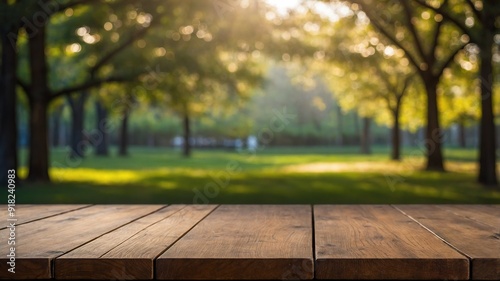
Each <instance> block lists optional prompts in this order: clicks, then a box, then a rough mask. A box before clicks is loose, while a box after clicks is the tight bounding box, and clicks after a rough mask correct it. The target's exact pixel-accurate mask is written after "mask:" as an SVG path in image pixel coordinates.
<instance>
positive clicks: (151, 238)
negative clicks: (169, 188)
mask: <svg viewBox="0 0 500 281" xmlns="http://www.w3.org/2000/svg"><path fill="white" fill-rule="evenodd" d="M215 208H216V206H215V205H203V206H197V205H192V206H184V205H173V206H169V207H167V208H165V209H162V210H160V211H158V212H156V213H153V214H151V215H148V216H146V217H144V218H142V219H139V220H137V221H135V222H132V223H130V224H128V225H125V226H123V227H121V228H119V229H117V230H115V231H113V232H110V233H108V234H106V235H103V236H101V237H99V238H98V239H96V240H94V241H92V242H90V243H88V244H85V245H83V246H82V247H79V248H77V249H75V250H73V251H71V252H69V253H67V254H65V255H63V256H61V257H59V258H57V259H56V261H55V276H56V278H57V279H94V280H106V279H108V280H109V279H113V280H135V279H139V280H146V279H153V277H154V275H153V274H154V270H153V266H154V264H153V263H154V259H155V258H156V257H158V256H159V255H160V254H161V253H163V252H164V251H165V250H166V249H167V248H168V247H170V246H171V245H172V244H173V243H174V242H175V241H177V240H178V239H179V238H180V237H181V236H182V235H184V234H185V233H186V232H187V231H189V230H190V229H191V228H192V227H193V226H194V225H196V224H197V223H198V222H199V221H200V220H202V219H203V218H204V217H206V216H207V215H208V214H209V213H210V212H211V211H213V210H214V209H215Z"/></svg>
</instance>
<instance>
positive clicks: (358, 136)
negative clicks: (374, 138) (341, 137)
mask: <svg viewBox="0 0 500 281" xmlns="http://www.w3.org/2000/svg"><path fill="white" fill-rule="evenodd" d="M353 118H354V120H353V121H354V140H353V141H354V144H355V145H356V144H361V142H362V141H363V140H362V138H363V136H362V134H364V132H360V130H359V116H358V113H357V112H354V114H353ZM363 121H364V120H363ZM363 126H364V124H363ZM363 129H364V127H363Z"/></svg>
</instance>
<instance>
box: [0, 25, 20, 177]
mask: <svg viewBox="0 0 500 281" xmlns="http://www.w3.org/2000/svg"><path fill="white" fill-rule="evenodd" d="M17 34H18V29H17V28H12V29H10V28H4V27H2V29H1V40H2V49H1V50H2V52H1V53H2V55H1V56H2V62H1V64H2V65H1V70H0V136H2V137H0V173H1V176H0V180H1V182H0V184H2V186H6V183H7V179H8V178H7V171H8V170H11V169H17V164H18V163H17V116H16V71H17V70H16V69H17V53H16V46H17V45H16V44H17V40H16V39H17ZM12 35H15V36H13V37H12V38H15V39H14V41H12V42H11V41H10V40H9V36H12Z"/></svg>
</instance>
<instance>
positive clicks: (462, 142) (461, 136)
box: [458, 120, 467, 148]
mask: <svg viewBox="0 0 500 281" xmlns="http://www.w3.org/2000/svg"><path fill="white" fill-rule="evenodd" d="M465 135H466V134H465V124H464V121H463V120H460V122H459V123H458V145H459V146H460V147H461V148H466V147H467V142H466V139H465Z"/></svg>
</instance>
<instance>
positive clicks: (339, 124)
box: [337, 104, 344, 146]
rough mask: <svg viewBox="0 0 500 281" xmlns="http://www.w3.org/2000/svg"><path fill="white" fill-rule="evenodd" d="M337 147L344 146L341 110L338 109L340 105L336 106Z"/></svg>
mask: <svg viewBox="0 0 500 281" xmlns="http://www.w3.org/2000/svg"><path fill="white" fill-rule="evenodd" d="M337 127H338V128H337V129H338V130H337V145H339V146H343V145H344V129H343V126H342V109H341V108H340V105H339V104H337Z"/></svg>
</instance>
